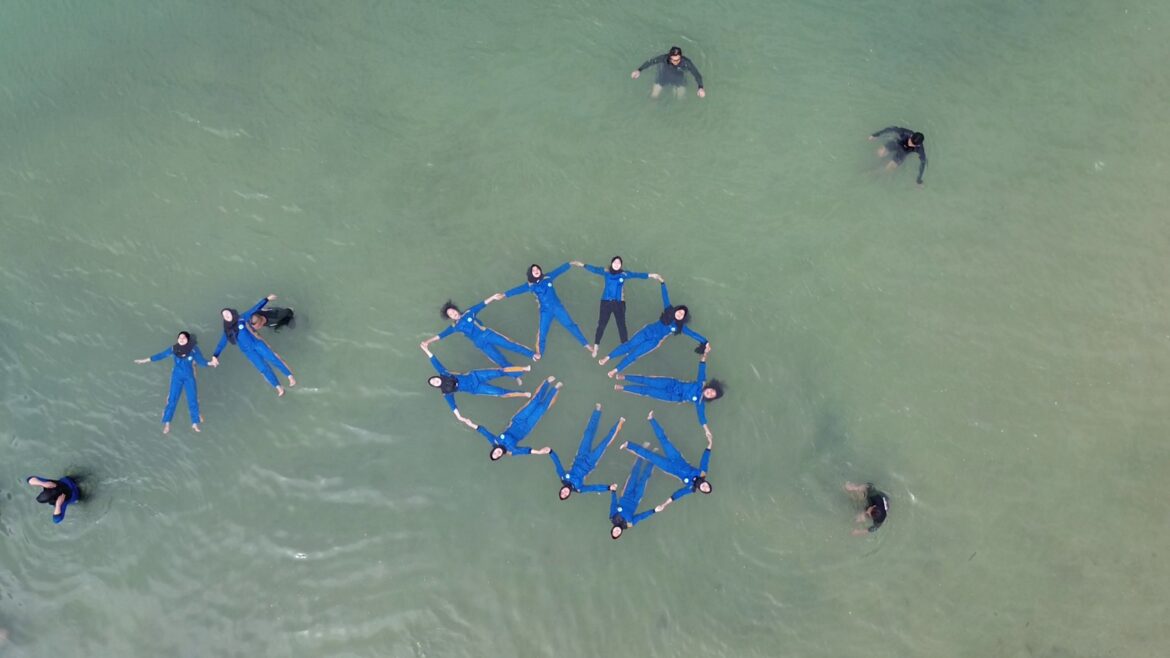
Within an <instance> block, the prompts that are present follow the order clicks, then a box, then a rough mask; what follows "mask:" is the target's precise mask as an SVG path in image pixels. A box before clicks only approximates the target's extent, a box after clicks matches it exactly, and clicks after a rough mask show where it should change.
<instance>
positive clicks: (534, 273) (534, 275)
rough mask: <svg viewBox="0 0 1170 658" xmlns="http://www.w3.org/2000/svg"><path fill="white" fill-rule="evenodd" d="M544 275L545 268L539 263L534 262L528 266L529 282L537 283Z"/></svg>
mask: <svg viewBox="0 0 1170 658" xmlns="http://www.w3.org/2000/svg"><path fill="white" fill-rule="evenodd" d="M543 277H544V270H543V269H541V267H540V266H539V265H537V264H536V263H533V264H531V265H529V266H528V283H536V282H537V281H540V280H541V278H543Z"/></svg>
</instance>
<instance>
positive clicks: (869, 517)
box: [845, 482, 890, 537]
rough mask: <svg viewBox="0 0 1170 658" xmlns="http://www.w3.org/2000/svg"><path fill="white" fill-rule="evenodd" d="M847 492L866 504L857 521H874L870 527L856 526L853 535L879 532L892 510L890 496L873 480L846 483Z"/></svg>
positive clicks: (858, 535)
mask: <svg viewBox="0 0 1170 658" xmlns="http://www.w3.org/2000/svg"><path fill="white" fill-rule="evenodd" d="M845 493H847V494H849V497H850V498H852V499H853V500H854V501H856V502H858V503H861V504H862V505H865V511H864V512H862V513H860V514H858V515H857V518H856V519H854V521H855V522H857V523H862V524H864V523H872V524H873V525H871V526H870V527H869V528H854V529H853V536H855V537H860V536H862V535H867V534H869V533H871V532H877V529H878V528H880V527H882V524H883V523H885V522H886V514H887V513H888V512H889V511H890V498H889V496H887V495H886V494H885V492H884V491H879V490H878V488H877V487H875V486H873V483H872V482H866V483H865V484H853V483H852V482H846V483H845Z"/></svg>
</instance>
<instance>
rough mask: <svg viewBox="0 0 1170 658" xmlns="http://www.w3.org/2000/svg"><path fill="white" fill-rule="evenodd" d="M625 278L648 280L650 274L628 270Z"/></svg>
mask: <svg viewBox="0 0 1170 658" xmlns="http://www.w3.org/2000/svg"><path fill="white" fill-rule="evenodd" d="M626 276H628V277H629V278H631V279H649V278H650V273H649V272H631V271H629V270H626Z"/></svg>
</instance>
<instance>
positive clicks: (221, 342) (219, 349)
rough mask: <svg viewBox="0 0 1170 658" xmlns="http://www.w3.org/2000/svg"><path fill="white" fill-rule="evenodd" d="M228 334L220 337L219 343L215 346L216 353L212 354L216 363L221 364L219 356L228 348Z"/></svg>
mask: <svg viewBox="0 0 1170 658" xmlns="http://www.w3.org/2000/svg"><path fill="white" fill-rule="evenodd" d="M227 344H228V339H227V334H224V335H222V336H220V337H219V342H218V343H216V344H215V351H214V352H212V353H211V358H212V360H213V361H215V362H216V363H219V355H220V354H222V353H223V348H225V347H227Z"/></svg>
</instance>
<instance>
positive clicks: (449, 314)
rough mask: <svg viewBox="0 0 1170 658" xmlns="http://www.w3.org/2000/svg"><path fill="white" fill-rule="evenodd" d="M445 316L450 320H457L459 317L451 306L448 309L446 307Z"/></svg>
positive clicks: (457, 312)
mask: <svg viewBox="0 0 1170 658" xmlns="http://www.w3.org/2000/svg"><path fill="white" fill-rule="evenodd" d="M447 317H448V318H451V319H452V320H458V319H459V311H457V310H455V309H453V308H449V309H447Z"/></svg>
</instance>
